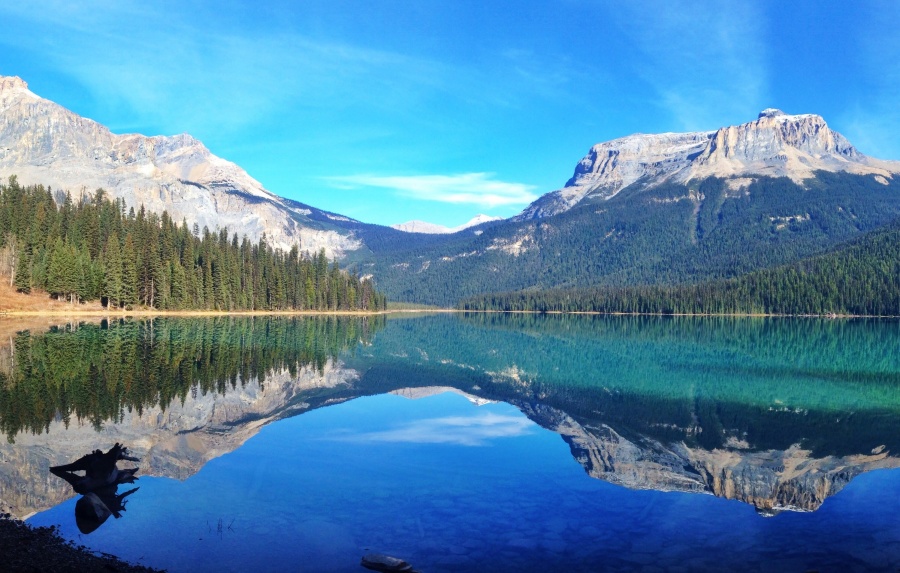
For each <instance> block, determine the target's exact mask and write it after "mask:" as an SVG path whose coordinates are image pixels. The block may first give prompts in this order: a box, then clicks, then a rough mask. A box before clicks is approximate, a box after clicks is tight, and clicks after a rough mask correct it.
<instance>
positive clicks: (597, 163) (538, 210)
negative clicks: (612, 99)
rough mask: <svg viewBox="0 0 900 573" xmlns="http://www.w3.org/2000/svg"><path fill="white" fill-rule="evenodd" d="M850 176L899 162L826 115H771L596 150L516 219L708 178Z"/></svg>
mask: <svg viewBox="0 0 900 573" xmlns="http://www.w3.org/2000/svg"><path fill="white" fill-rule="evenodd" d="M819 170H821V171H830V172H837V171H845V172H848V173H856V174H875V175H878V176H881V177H886V178H890V177H891V176H892V175H893V174H895V173H900V162H898V161H883V160H879V159H874V158H871V157H868V156H866V155H863V154H862V153H860V152H859V151H857V150H856V148H854V147H853V145H852V144H851V143H850V142H849V141H848V140H847V139H846V138H845V137H844V136H843V135H841V134H840V133H838V132H836V131H834V130H832V129H831V128H829V127H828V125H827V124H826V123H825V120H824V119H822V117H821V116H818V115H814V114H802V115H788V114H785V113H784V112H782V111H781V110H778V109H773V108H769V109H765V110H763V111H762V112H761V113H760V114H759V117H758V118H757V119H756V120H755V121H751V122H748V123H744V124H741V125H737V126H729V127H722V128H719V129H717V130H714V131H698V132H691V133H661V134H651V135H648V134H635V135H629V136H627V137H622V138H620V139H614V140H612V141H607V142H604V143H598V144H596V145H594V146H593V147H592V148H591V150H590V151H589V152H588V154H587V155H585V156H584V158H583V159H582V160H581V161H580V162H579V163H578V165H577V166H576V168H575V174H574V175H573V176H572V178H571V179H569V181H568V182H567V183H566V185H565V187H563V188H562V189H559V190H557V191H553V192H551V193H548V194H546V195H544V196H542V197H541V198H539V199H538V200H537V201H535V202H534V203H532V204H531V205H529V206H528V207H527V208H526V209H525V210H524V211H523V212H522V214H521V215H519V216H518V217H517V218H518V219H520V220H526V219H532V218H537V217H546V216H549V215H554V214H557V213H561V212H564V211H566V210H568V209H570V208H571V207H573V206H574V205H576V204H578V203H579V202H581V201H582V200H583V199H585V198H587V197H592V198H597V199H609V198H611V197H613V196H615V195H616V194H617V193H618V192H619V191H621V190H622V189H624V188H625V187H628V186H629V185H632V184H634V183H638V182H642V183H644V184H645V185H646V186H651V185H655V184H658V183H661V182H664V181H673V182H679V183H684V182H688V181H691V180H699V179H704V178H707V177H713V176H715V177H724V178H748V177H752V176H754V175H768V176H773V177H782V176H784V177H789V178H790V179H792V180H793V181H795V182H798V183H800V182H802V181H804V180H805V179H808V178H810V177H812V176H813V175H814V173H815V171H819Z"/></svg>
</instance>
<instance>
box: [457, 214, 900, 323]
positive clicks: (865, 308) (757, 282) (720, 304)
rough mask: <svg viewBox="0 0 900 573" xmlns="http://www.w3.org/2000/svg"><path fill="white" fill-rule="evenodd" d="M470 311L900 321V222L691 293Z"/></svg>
mask: <svg viewBox="0 0 900 573" xmlns="http://www.w3.org/2000/svg"><path fill="white" fill-rule="evenodd" d="M460 308H463V309H466V310H505V311H537V312H553V311H586V312H623V313H651V314H793V315H799V314H816V315H827V314H854V315H868V316H898V315H900V221H898V222H894V223H892V224H891V225H889V226H887V227H885V228H883V229H881V230H878V231H874V232H872V233H869V234H867V235H864V236H863V237H860V238H859V239H856V240H854V241H852V242H850V243H849V244H846V245H844V246H842V247H840V248H836V249H835V250H833V251H832V252H830V253H827V254H824V255H820V256H817V257H811V258H808V259H804V260H802V261H799V262H797V263H793V264H790V265H784V266H780V267H776V268H772V269H767V270H762V271H756V272H753V273H749V274H746V275H744V276H741V277H738V278H735V279H728V280H719V281H709V282H703V283H699V284H692V285H674V286H665V285H647V286H633V287H622V288H616V287H594V288H581V289H553V290H535V291H519V292H512V293H500V294H488V295H483V296H479V297H473V298H470V299H467V300H465V301H463V302H462V303H460Z"/></svg>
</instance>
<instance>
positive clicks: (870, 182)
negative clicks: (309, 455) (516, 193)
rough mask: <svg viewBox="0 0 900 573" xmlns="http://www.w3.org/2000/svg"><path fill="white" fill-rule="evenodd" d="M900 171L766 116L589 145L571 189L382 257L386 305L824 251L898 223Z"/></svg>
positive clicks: (729, 272)
mask: <svg viewBox="0 0 900 573" xmlns="http://www.w3.org/2000/svg"><path fill="white" fill-rule="evenodd" d="M897 173H900V162H895V161H882V160H878V159H873V158H869V157H867V156H865V155H863V154H861V153H860V152H859V151H857V150H856V149H855V148H854V147H853V146H852V145H851V144H850V143H849V142H848V141H847V140H846V139H845V138H844V137H843V136H841V135H840V134H839V133H837V132H835V131H833V130H831V129H830V128H829V127H828V126H827V125H826V124H825V122H824V120H823V119H822V118H821V117H819V116H817V115H811V114H807V115H786V114H783V113H782V112H779V111H778V110H765V111H764V112H763V113H761V114H760V117H759V118H758V119H756V120H755V121H752V122H749V123H745V124H743V125H739V126H731V127H723V128H721V129H718V130H715V131H709V132H697V133H688V134H671V133H669V134H661V135H633V136H629V137H626V138H622V139H618V140H615V141H611V142H607V143H601V144H598V145H595V146H594V147H593V148H592V150H591V153H589V154H588V156H587V157H585V158H584V159H583V160H582V161H581V162H580V163H579V164H578V166H577V168H576V170H575V175H574V176H573V177H572V178H571V179H570V180H569V182H568V183H567V185H566V187H564V188H563V189H561V190H558V191H554V192H551V193H548V194H546V195H544V196H543V197H541V198H539V199H538V200H537V201H535V202H534V203H533V204H532V205H530V206H529V207H528V208H527V209H525V211H523V212H522V214H520V215H519V216H517V217H514V218H513V219H509V220H505V221H501V222H497V223H494V224H492V225H490V226H489V227H487V228H485V229H484V231H483V233H481V234H480V235H477V236H476V235H475V234H474V233H472V234H466V233H461V234H459V235H449V236H445V238H443V239H442V240H440V241H432V242H430V243H427V244H423V243H419V242H409V243H407V244H400V245H397V248H395V249H393V250H391V251H385V252H381V253H378V254H377V256H375V257H374V259H373V260H372V261H370V262H369V263H367V265H368V266H367V267H366V268H367V269H370V270H367V271H366V272H367V273H368V272H370V273H371V274H373V275H374V276H375V277H376V281H377V284H378V285H379V287H380V288H383V289H384V290H385V291H386V294H387V296H388V298H389V299H393V300H397V299H400V300H408V301H411V302H422V303H432V304H439V305H452V304H455V303H456V302H458V301H459V300H460V299H462V298H466V297H469V296H474V295H482V294H485V293H496V292H503V291H517V290H528V291H533V290H542V289H548V288H583V287H593V286H627V285H642V284H658V285H671V284H683V283H692V282H698V281H706V280H711V279H722V278H734V277H738V276H740V275H743V274H745V273H748V272H752V271H756V270H760V269H764V268H769V267H774V266H777V265H783V264H788V263H792V262H794V261H797V260H800V259H802V258H805V257H810V256H814V255H818V254H822V253H824V252H826V251H828V250H829V249H830V248H832V247H834V246H835V245H837V244H839V243H842V242H844V241H848V240H851V239H853V238H854V237H856V236H859V235H861V234H865V233H867V232H869V231H873V230H875V229H878V228H879V227H881V226H882V225H885V224H887V223H890V222H891V221H893V220H894V219H896V218H898V217H900V177H897Z"/></svg>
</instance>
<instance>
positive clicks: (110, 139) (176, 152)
mask: <svg viewBox="0 0 900 573" xmlns="http://www.w3.org/2000/svg"><path fill="white" fill-rule="evenodd" d="M10 175H16V176H17V177H18V178H19V182H20V183H22V184H43V185H47V186H50V187H52V188H53V189H60V190H68V191H69V192H71V193H72V195H73V196H74V197H75V198H78V197H80V196H81V194H83V193H86V194H93V193H94V191H95V190H96V189H98V188H103V189H104V190H105V191H106V192H107V193H108V194H109V195H110V196H113V197H118V198H121V199H124V200H125V203H126V204H127V205H128V206H129V207H134V208H135V209H137V208H138V207H139V206H140V205H144V207H145V208H146V209H147V210H149V211H153V212H158V213H161V212H162V211H163V210H165V211H168V212H169V214H170V215H171V216H172V219H173V220H174V221H176V222H179V223H180V222H181V221H182V220H186V221H187V222H188V224H189V225H193V224H194V223H196V224H197V225H198V226H199V227H200V228H203V227H204V226H206V227H208V228H209V229H210V230H215V229H221V228H225V227H227V228H228V229H229V231H230V232H232V233H234V232H236V233H238V235H239V236H240V235H243V234H246V235H247V236H248V237H249V238H250V239H251V240H252V241H254V242H256V241H258V240H259V238H260V237H261V236H262V234H263V233H265V235H266V238H267V240H268V242H269V244H270V245H272V246H274V247H280V248H282V249H285V250H289V249H290V247H291V246H293V245H294V244H297V243H298V242H299V244H300V246H301V250H303V251H309V252H317V251H318V250H319V249H320V248H324V249H325V250H326V253H327V254H328V256H329V257H335V256H336V257H339V258H340V257H343V255H344V254H345V253H346V252H347V251H351V250H355V249H358V248H360V247H361V246H362V244H361V242H360V241H359V240H357V239H355V238H354V237H353V236H352V235H351V234H350V233H347V232H337V231H335V230H329V229H327V228H323V227H321V226H317V225H314V224H310V222H309V221H308V219H307V215H309V214H310V212H311V211H310V210H309V209H304V208H301V207H298V206H296V205H294V204H292V203H289V202H287V201H285V200H284V199H282V198H280V197H278V196H277V195H274V194H272V193H270V192H269V191H267V190H266V189H264V188H263V186H262V185H261V184H260V183H259V182H258V181H256V180H255V179H253V178H252V177H250V175H248V174H247V172H246V171H244V170H243V169H241V168H240V167H238V166H237V165H235V164H234V163H231V162H230V161H226V160H224V159H222V158H220V157H217V156H215V155H213V154H212V153H210V151H209V150H208V149H207V148H206V147H205V146H204V145H203V144H202V143H201V142H199V141H197V140H196V139H194V138H193V137H191V136H190V135H187V134H182V135H176V136H172V137H166V136H155V137H147V136H144V135H139V134H125V135H117V134H114V133H112V132H110V130H109V129H107V128H106V127H104V126H103V125H101V124H99V123H97V122H95V121H93V120H90V119H87V118H84V117H81V116H79V115H77V114H75V113H73V112H71V111H69V110H67V109H65V108H63V107H62V106H60V105H57V104H55V103H53V102H51V101H48V100H46V99H43V98H40V97H38V96H37V95H35V94H34V93H32V92H31V91H30V90H29V89H28V86H27V84H26V83H25V82H24V81H22V80H21V79H20V78H17V77H0V177H3V178H6V177H8V176H10Z"/></svg>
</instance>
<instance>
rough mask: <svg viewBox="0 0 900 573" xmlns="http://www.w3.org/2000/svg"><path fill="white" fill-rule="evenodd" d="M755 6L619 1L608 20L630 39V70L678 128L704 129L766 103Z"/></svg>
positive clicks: (759, 21) (670, 0)
mask: <svg viewBox="0 0 900 573" xmlns="http://www.w3.org/2000/svg"><path fill="white" fill-rule="evenodd" d="M759 8H760V7H758V6H756V5H755V3H753V2H729V3H725V4H722V3H719V2H715V3H705V2H696V1H695V0H657V1H655V2H650V3H647V2H641V3H617V4H616V5H615V8H614V9H612V12H611V17H612V18H614V19H615V20H616V22H617V23H618V25H619V27H620V28H621V29H622V31H623V32H624V33H625V34H626V35H627V36H628V37H630V38H632V39H633V40H634V43H635V47H636V48H637V50H638V56H639V57H638V59H637V62H636V65H635V67H636V69H635V71H636V72H637V73H638V74H639V75H640V76H641V77H643V79H644V81H646V82H647V83H648V84H649V85H651V86H652V87H653V88H654V90H655V91H656V93H657V104H658V105H659V106H661V107H663V108H665V109H667V110H669V112H671V113H672V114H673V118H674V121H675V124H676V127H678V128H680V129H689V130H696V129H710V128H713V127H717V126H718V124H717V122H718V121H720V120H721V118H723V117H727V116H734V115H736V114H744V115H745V114H746V110H747V108H748V107H749V108H751V109H754V107H753V106H755V105H756V106H758V105H759V102H760V101H761V100H762V99H764V98H765V94H766V92H767V90H768V72H767V67H766V65H765V58H766V45H765V33H764V32H765V30H763V29H762V28H761V26H762V23H763V22H764V18H762V17H760V15H759V14H757V13H756V12H757V10H758V9H759Z"/></svg>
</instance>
